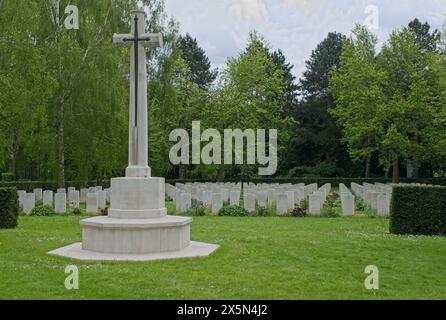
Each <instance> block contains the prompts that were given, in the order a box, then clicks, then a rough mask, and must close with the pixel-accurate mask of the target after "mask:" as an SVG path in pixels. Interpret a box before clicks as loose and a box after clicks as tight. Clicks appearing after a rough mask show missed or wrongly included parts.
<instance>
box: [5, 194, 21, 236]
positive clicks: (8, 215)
mask: <svg viewBox="0 0 446 320" xmlns="http://www.w3.org/2000/svg"><path fill="white" fill-rule="evenodd" d="M18 217H19V197H18V195H17V189H16V188H0V229H13V228H16V227H17V225H18Z"/></svg>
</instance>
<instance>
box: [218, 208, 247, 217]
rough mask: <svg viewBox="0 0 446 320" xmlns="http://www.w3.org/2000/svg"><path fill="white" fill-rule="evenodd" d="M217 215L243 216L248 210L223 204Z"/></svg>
mask: <svg viewBox="0 0 446 320" xmlns="http://www.w3.org/2000/svg"><path fill="white" fill-rule="evenodd" d="M218 215H219V216H222V217H244V216H247V215H248V211H246V209H245V208H243V207H240V206H224V207H223V208H221V210H220V212H219V213H218Z"/></svg>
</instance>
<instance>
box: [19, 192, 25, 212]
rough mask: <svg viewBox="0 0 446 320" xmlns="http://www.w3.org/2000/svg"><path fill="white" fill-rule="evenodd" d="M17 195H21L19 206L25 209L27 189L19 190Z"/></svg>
mask: <svg viewBox="0 0 446 320" xmlns="http://www.w3.org/2000/svg"><path fill="white" fill-rule="evenodd" d="M17 195H18V197H19V206H20V208H22V209H23V206H24V204H25V197H26V191H25V190H19V191H17Z"/></svg>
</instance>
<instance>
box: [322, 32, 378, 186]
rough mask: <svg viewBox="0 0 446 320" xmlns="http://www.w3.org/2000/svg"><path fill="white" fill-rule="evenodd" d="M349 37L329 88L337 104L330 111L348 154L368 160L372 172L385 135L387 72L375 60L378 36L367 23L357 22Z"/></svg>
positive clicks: (368, 173) (367, 175) (366, 161)
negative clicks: (373, 157)
mask: <svg viewBox="0 0 446 320" xmlns="http://www.w3.org/2000/svg"><path fill="white" fill-rule="evenodd" d="M352 33H353V35H352V37H351V38H349V39H346V40H345V41H344V45H343V51H342V55H341V64H340V67H339V68H337V69H336V70H335V71H334V72H333V73H332V75H331V78H330V92H331V93H332V94H333V96H334V98H335V103H336V107H335V108H333V109H331V110H330V112H331V113H332V114H333V116H334V117H335V118H336V119H337V121H338V123H339V125H340V126H341V128H342V130H343V136H344V140H345V141H346V142H347V144H348V149H349V154H350V156H351V158H352V159H353V160H355V161H360V162H365V163H366V170H365V176H366V177H369V176H370V169H371V159H372V156H373V154H374V153H376V152H377V151H378V150H379V142H380V139H381V138H382V136H383V128H382V122H381V121H382V118H381V116H380V115H381V114H382V113H383V110H384V108H385V102H386V101H385V97H384V93H383V84H384V79H385V74H384V72H383V71H381V70H380V68H379V67H378V65H377V63H376V51H375V47H376V45H377V42H378V39H377V37H376V36H375V35H374V34H372V33H371V32H370V31H369V30H368V29H367V28H366V27H364V26H359V25H358V26H356V27H355V28H354V29H353V32H352Z"/></svg>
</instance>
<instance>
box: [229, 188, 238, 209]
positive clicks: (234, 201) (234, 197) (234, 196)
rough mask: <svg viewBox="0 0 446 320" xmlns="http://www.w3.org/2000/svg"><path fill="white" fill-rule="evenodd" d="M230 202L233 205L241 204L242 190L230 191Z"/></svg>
mask: <svg viewBox="0 0 446 320" xmlns="http://www.w3.org/2000/svg"><path fill="white" fill-rule="evenodd" d="M229 204H230V205H231V206H239V205H240V191H239V190H231V192H230V193H229Z"/></svg>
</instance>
